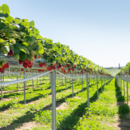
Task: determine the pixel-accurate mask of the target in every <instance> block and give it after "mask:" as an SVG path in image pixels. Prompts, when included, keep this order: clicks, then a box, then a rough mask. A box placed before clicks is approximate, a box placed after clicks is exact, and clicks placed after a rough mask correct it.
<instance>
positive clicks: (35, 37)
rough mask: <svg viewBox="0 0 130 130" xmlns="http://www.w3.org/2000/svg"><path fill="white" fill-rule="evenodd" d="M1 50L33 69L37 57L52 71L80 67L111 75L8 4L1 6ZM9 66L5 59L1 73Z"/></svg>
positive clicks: (66, 70)
mask: <svg viewBox="0 0 130 130" xmlns="http://www.w3.org/2000/svg"><path fill="white" fill-rule="evenodd" d="M0 53H1V55H2V54H6V55H8V56H10V57H14V58H15V59H16V60H18V61H19V64H20V65H21V64H22V65H23V67H24V68H32V66H33V62H34V61H35V59H39V61H38V63H39V66H40V67H41V68H42V67H44V68H45V70H49V71H50V70H55V69H59V70H60V71H62V72H63V73H70V72H74V71H75V69H76V70H79V72H80V73H85V72H89V73H94V72H97V71H98V72H99V73H101V74H108V73H107V72H106V71H105V69H103V68H102V67H99V66H98V65H96V64H94V63H93V62H92V61H90V60H88V59H86V58H84V57H83V56H79V55H78V54H76V53H75V52H74V51H72V50H70V48H69V46H66V45H63V44H61V43H60V42H58V43H54V42H53V40H51V39H47V38H43V37H42V36H41V35H40V33H39V30H38V29H37V28H36V27H35V23H34V21H31V22H29V21H28V20H27V19H20V18H13V17H12V16H10V10H9V7H8V5H6V4H3V5H2V6H0ZM7 68H9V64H8V63H7V62H6V61H4V60H2V59H1V60H0V72H1V73H4V71H5V69H7ZM41 70H42V71H40V72H43V71H44V70H43V69H41Z"/></svg>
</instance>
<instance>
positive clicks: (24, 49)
mask: <svg viewBox="0 0 130 130" xmlns="http://www.w3.org/2000/svg"><path fill="white" fill-rule="evenodd" d="M19 49H20V51H23V52H24V53H27V54H29V50H28V49H27V48H26V47H25V46H21V47H20V48H19Z"/></svg>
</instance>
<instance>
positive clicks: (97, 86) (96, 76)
mask: <svg viewBox="0 0 130 130" xmlns="http://www.w3.org/2000/svg"><path fill="white" fill-rule="evenodd" d="M96 77H97V98H98V74H96Z"/></svg>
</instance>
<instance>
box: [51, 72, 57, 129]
mask: <svg viewBox="0 0 130 130" xmlns="http://www.w3.org/2000/svg"><path fill="white" fill-rule="evenodd" d="M50 83H51V92H52V130H56V86H55V84H56V71H52V73H50Z"/></svg>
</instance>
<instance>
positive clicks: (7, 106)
mask: <svg viewBox="0 0 130 130" xmlns="http://www.w3.org/2000/svg"><path fill="white" fill-rule="evenodd" d="M76 86H77V85H76ZM48 88H50V86H49V87H48ZM48 88H46V89H45V90H47V89H48ZM70 88H72V86H70V85H69V86H68V87H67V88H62V89H58V90H56V92H62V91H65V90H67V89H70ZM45 90H43V91H45ZM84 90H86V88H84V89H83V91H84ZM38 91H40V90H39V89H37V90H36V89H35V90H34V92H38ZM78 92H81V91H78ZM29 93H32V91H29V92H26V94H29ZM18 95H23V92H22V93H21V94H19V93H12V94H9V95H7V96H6V95H4V96H3V97H5V96H6V97H10V96H14V97H16V96H18ZM47 95H51V92H50V93H47V94H44V95H43V94H42V93H38V95H37V96H35V97H32V98H30V99H26V104H28V103H30V102H32V101H36V100H39V98H44V97H46V96H47ZM23 97H24V95H23ZM17 103H21V104H24V99H23V100H21V101H19V102H17ZM12 104H13V103H12V102H9V103H8V104H5V105H3V106H2V107H1V108H0V111H5V110H7V109H9V108H10V106H11V105H12Z"/></svg>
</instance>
